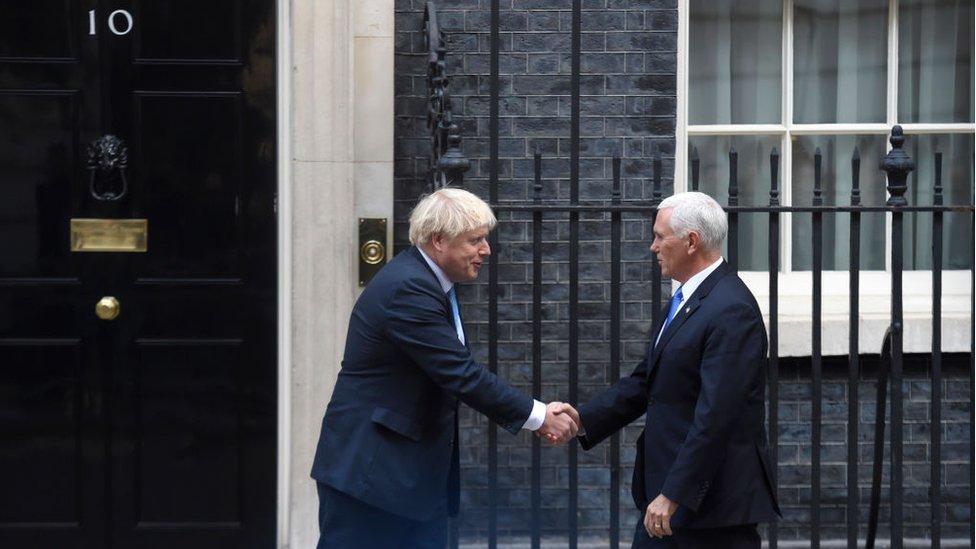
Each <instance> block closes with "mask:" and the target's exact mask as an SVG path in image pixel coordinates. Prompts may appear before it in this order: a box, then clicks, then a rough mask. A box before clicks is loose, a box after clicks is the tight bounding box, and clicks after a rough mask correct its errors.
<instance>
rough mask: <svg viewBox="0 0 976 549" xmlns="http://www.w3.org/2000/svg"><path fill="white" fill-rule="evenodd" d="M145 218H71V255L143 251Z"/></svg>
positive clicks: (146, 229) (147, 231)
mask: <svg viewBox="0 0 976 549" xmlns="http://www.w3.org/2000/svg"><path fill="white" fill-rule="evenodd" d="M148 240H149V221H148V220H146V219H72V220H71V251H72V252H145V251H146V243H147V242H148Z"/></svg>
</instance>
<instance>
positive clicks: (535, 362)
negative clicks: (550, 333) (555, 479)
mask: <svg viewBox="0 0 976 549" xmlns="http://www.w3.org/2000/svg"><path fill="white" fill-rule="evenodd" d="M534 165H535V185H534V186H533V200H534V202H535V203H536V204H538V203H539V202H540V201H541V200H542V197H541V193H542V155H541V154H539V153H536V154H535V163H534ZM532 396H533V397H535V398H537V399H538V398H541V397H542V212H541V211H537V212H533V214H532ZM531 522H532V528H531V530H532V549H539V547H540V544H541V536H542V445H541V443H540V441H539V438H538V437H533V438H532V518H531Z"/></svg>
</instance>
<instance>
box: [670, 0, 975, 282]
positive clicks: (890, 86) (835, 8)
mask: <svg viewBox="0 0 976 549" xmlns="http://www.w3.org/2000/svg"><path fill="white" fill-rule="evenodd" d="M679 10H680V13H679V24H680V27H679V52H678V63H679V68H678V71H679V78H678V86H679V87H678V97H679V106H678V135H677V139H678V142H677V158H676V173H675V181H676V184H677V186H678V188H679V189H681V188H684V186H686V185H687V177H686V174H688V173H689V171H688V163H689V158H690V155H691V154H692V151H697V155H698V158H699V159H700V162H701V164H700V181H701V190H703V191H704V192H707V193H709V194H711V195H712V196H714V197H716V198H717V199H718V200H719V201H720V202H721V201H722V200H724V199H726V198H727V182H728V151H729V148H730V147H734V148H735V149H736V151H738V153H739V163H738V166H739V187H740V204H742V205H765V204H768V201H769V181H770V173H769V170H770V165H769V154H770V152H771V150H772V149H773V148H774V147H775V148H776V149H778V150H779V152H780V154H781V160H780V168H779V169H780V181H781V184H780V188H781V190H782V194H781V200H782V203H784V204H787V205H797V206H801V205H809V204H811V202H812V199H813V157H814V151H815V150H816V149H818V148H819V149H820V150H821V152H822V154H823V178H822V182H823V190H824V192H823V198H824V203H825V204H827V205H846V204H849V203H850V199H851V198H850V196H851V177H852V174H851V154H852V152H853V149H854V147H855V146H856V147H857V148H858V149H859V151H860V154H861V158H862V162H861V166H860V170H859V171H860V174H859V175H860V187H861V201H862V203H863V204H865V205H880V204H883V203H884V202H885V200H886V198H887V196H886V190H885V187H884V178H883V174H882V173H881V172H880V171H879V170H878V162H879V160H880V158H881V157H882V156H883V155H884V154H885V152H886V151H887V149H888V147H889V144H888V142H887V137H888V134H889V133H890V131H891V127H892V126H893V125H895V124H901V125H902V126H903V127H904V129H905V132H906V134H908V136H909V140H908V143H907V145H906V148H907V150H908V152H909V154H911V155H912V157H913V158H914V159H915V162H916V166H917V168H916V170H915V172H914V173H913V174H912V175H911V177H910V179H909V194H908V199H909V202H910V203H911V204H931V203H932V194H933V185H934V183H933V181H934V175H933V174H934V170H935V168H934V158H933V156H934V153H935V152H936V151H941V152H942V153H943V165H942V173H943V187H944V189H945V191H944V194H945V202H946V203H947V204H952V203H961V204H969V203H972V200H973V195H972V193H973V153H974V131H976V124H974V122H976V120H974V107H973V100H974V95H973V89H974V69H973V21H974V5H973V2H972V0H860V1H858V2H849V1H844V0H682V1H681V2H680V4H679ZM849 219H850V216H849V215H848V214H839V215H833V214H828V215H825V216H824V268H825V269H826V270H837V271H845V270H847V268H848V261H849V259H848V248H847V246H848V232H847V231H848V222H849ZM766 223H767V218H766V216H761V215H755V214H752V215H743V216H741V217H740V233H739V261H740V269H741V270H743V271H765V270H767V269H768V263H767V262H768V259H767V254H768V245H769V242H768V238H767V232H766ZM782 227H783V235H782V247H783V248H782V250H781V252H782V253H781V254H780V255H781V258H782V265H781V270H783V271H785V272H790V271H808V270H809V269H810V268H811V242H810V217H809V216H808V215H795V216H786V217H784V219H783V225H782ZM888 227H890V221H889V220H888V219H887V216H886V214H884V213H874V214H871V213H866V214H864V215H863V216H862V242H861V253H862V255H861V268H862V269H865V270H875V271H884V270H885V268H886V267H885V266H886V259H887V258H888V257H889V256H890V249H891V242H890V235H889V233H890V231H889V230H888ZM972 230H973V229H972V226H971V222H970V217H969V214H953V213H950V214H946V216H945V238H944V242H945V250H944V256H943V257H944V261H945V268H946V269H968V268H969V265H970V261H971V258H972V253H973V250H972V240H971V235H972ZM931 233H932V230H931V214H909V215H907V216H906V231H905V238H906V254H905V260H906V263H905V268H906V269H916V270H924V269H931V265H932V258H931V249H930V248H931V245H930V243H931V238H932V234H931Z"/></svg>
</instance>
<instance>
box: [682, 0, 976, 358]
mask: <svg viewBox="0 0 976 549" xmlns="http://www.w3.org/2000/svg"><path fill="white" fill-rule="evenodd" d="M898 2H899V0H889V2H888V76H887V102H888V104H887V112H886V121H885V123H883V124H882V123H868V124H864V123H836V124H794V123H793V5H794V0H783V29H782V32H783V38H782V78H783V81H782V83H781V90H782V97H781V104H782V116H781V120H782V121H783V123H781V124H720V125H689V124H688V103H689V101H688V89H689V82H688V73H689V70H688V60H689V57H690V56H689V27H690V15H691V14H690V3H691V0H679V1H678V51H677V121H676V126H675V140H676V142H675V167H674V189H675V192H682V191H686V190H688V140H689V138H690V137H695V136H709V135H722V136H728V135H777V136H779V138H780V147H779V149H780V151H781V152H780V176H781V177H780V181H781V186H780V196H781V201H782V203H783V204H784V205H788V204H792V186H793V185H792V181H793V178H792V166H793V150H792V149H793V147H792V146H791V137H792V136H795V135H853V134H857V135H868V134H874V135H889V134H890V133H891V128H892V127H893V126H894V125H895V124H897V123H898ZM974 71H976V62H974ZM901 126H902V128H903V129H904V130H905V134H906V135H909V136H911V135H922V134H933V133H938V134H953V133H958V134H965V133H969V134H976V124H974V123H962V124H960V123H946V124H941V123H935V124H930V123H924V124H902V125H901ZM887 149H890V144H888V145H887ZM887 149H886V150H887ZM868 160H869V161H873V160H871V159H868ZM878 160H880V159H878ZM792 241H793V238H792V223H791V215H790V214H788V213H787V214H783V215H782V216H781V218H780V250H779V251H780V270H779V288H780V290H779V327H780V342H781V343H780V355H781V356H807V355H809V354H810V325H811V321H810V317H811V314H812V273H811V271H793V266H792V261H793V250H792ZM890 250H891V214H888V215H887V216H886V222H885V270H884V271H878V270H875V271H866V270H865V271H861V272H860V293H861V296H860V299H859V303H860V312H861V314H860V318H859V325H860V326H861V330H860V334H861V337H860V347H861V352H862V353H875V352H878V351H880V349H881V339H882V336H883V333H884V329H885V328H886V327H887V322H888V319H889V318H890V307H891V303H890V302H891V272H890V271H891V253H890ZM739 276H740V277H741V278H742V279H743V280H744V281H745V282H746V284H747V285H748V286H749V288H750V290H752V292H753V293H754V294H755V295H756V298H757V299H758V301H759V302H760V306H761V307H762V308H763V312H764V314H768V303H769V274H768V272H766V271H742V272H740V273H739ZM903 277H904V278H903V282H904V289H905V292H904V296H905V300H904V313H905V327H906V337H905V350H906V352H927V351H929V350H931V332H932V330H931V324H932V303H931V302H932V271H931V270H928V271H925V270H916V271H907V270H906V271H904V274H903ZM970 277H971V274H970V271H968V270H945V271H943V276H942V285H943V296H942V297H943V300H942V307H943V314H942V325H943V341H942V343H943V349H944V350H945V351H946V352H968V351H969V349H970V337H971V335H972V334H971V333H970V331H971V330H970V314H971V312H970V308H969V303H970V284H971V282H970ZM848 280H849V273H848V272H847V271H827V270H825V271H823V292H822V296H823V301H822V303H823V307H824V314H823V331H824V336H825V337H824V338H823V339H824V349H823V353H824V354H825V355H844V354H847V339H848V338H847V332H848V314H849V308H848V302H849V301H848V300H849V297H848V293H849V290H848V288H849V285H848ZM767 323H768V317H767ZM841 335H842V336H843V337H840V336H841Z"/></svg>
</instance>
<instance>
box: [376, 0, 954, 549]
mask: <svg viewBox="0 0 976 549" xmlns="http://www.w3.org/2000/svg"><path fill="white" fill-rule="evenodd" d="M424 4H425V2H424V1H423V0H397V2H396V60H395V64H396V129H395V161H396V165H395V223H396V224H395V238H396V244H397V249H398V250H399V249H402V248H403V247H404V246H406V240H407V234H406V233H407V231H406V219H407V216H408V214H409V211H410V208H411V207H412V206H413V204H414V203H415V202H416V200H417V197H418V196H420V195H421V194H422V193H423V192H424V191H425V185H426V179H425V178H426V172H427V162H428V160H427V158H428V151H429V139H428V136H427V130H426V125H425V124H426V117H425V116H426V115H425V112H426V111H425V108H426V105H425V97H424V96H425V93H426V76H425V74H426V72H425V71H426V66H425V56H426V52H425V50H424V44H423V33H422V26H423V6H424ZM500 4H501V55H500V68H501V71H500V72H501V75H500V84H501V94H500V95H501V97H500V107H499V110H500V114H501V119H500V123H499V128H500V141H499V151H500V158H499V163H498V168H499V196H500V197H501V200H502V201H525V200H528V199H531V197H532V194H531V192H532V191H531V189H532V177H533V173H532V154H533V153H534V152H535V151H537V150H538V151H540V152H541V153H542V154H543V155H544V161H543V191H542V197H543V199H544V200H546V201H559V202H563V201H566V200H567V199H568V198H569V193H570V186H569V185H570V183H569V174H570V161H569V158H570V146H571V143H570V75H571V58H570V51H571V49H570V48H571V27H572V14H571V12H570V11H569V10H570V7H571V6H572V2H570V1H569V0H501V1H500ZM582 5H583V10H584V12H583V18H582V26H583V36H582V49H583V54H582V57H581V66H582V75H581V95H582V97H581V137H582V138H581V143H580V145H581V154H580V157H581V159H580V197H581V199H583V200H591V199H607V198H609V196H610V189H611V181H610V178H611V160H610V158H611V157H612V156H614V155H618V156H621V157H622V158H623V169H622V176H623V199H624V200H625V201H626V200H647V199H648V198H650V196H651V183H650V174H651V159H652V157H653V156H654V155H656V154H659V155H661V156H662V159H663V163H664V165H663V167H664V169H663V173H664V174H665V177H664V187H665V188H664V194H665V195H669V194H671V192H672V182H671V180H670V174H671V173H673V156H674V125H675V63H676V59H675V56H676V53H675V48H676V40H677V32H676V29H677V11H676V2H675V1H674V0H583V1H582ZM437 6H438V9H439V16H440V23H441V27H442V29H443V30H445V31H446V32H447V37H448V50H449V53H448V73H449V74H450V75H452V93H453V95H454V106H455V113H456V114H457V115H458V120H459V124H460V126H461V130H462V135H463V137H464V143H463V147H464V152H465V154H466V156H467V157H468V158H469V159H471V161H472V169H471V171H470V172H469V173H468V174H467V176H466V179H465V186H466V187H467V188H468V189H469V190H472V191H473V192H475V193H477V194H479V195H480V196H482V197H484V198H487V196H488V174H489V120H488V113H489V101H490V99H489V90H490V87H489V86H490V78H489V52H490V44H489V32H490V29H489V22H490V0H441V1H438V2H437ZM499 221H500V224H499V228H498V231H499V239H500V246H499V249H496V250H494V253H495V254H496V258H497V260H498V261H499V265H498V269H499V280H500V288H499V318H500V320H501V322H500V325H499V334H500V343H499V347H498V350H499V357H500V362H499V372H500V375H501V376H502V377H504V378H505V379H507V380H508V381H510V382H511V383H512V384H513V385H515V386H516V387H518V388H519V389H522V390H524V391H526V392H529V391H530V390H531V380H532V372H531V356H532V355H531V321H532V308H531V302H532V286H531V281H532V271H531V261H532V249H531V237H532V232H531V223H530V221H531V218H529V217H527V216H524V215H512V214H505V213H502V214H501V215H500V216H499ZM650 236H651V230H650V226H649V222H648V220H647V216H646V215H637V214H635V215H625V216H624V226H623V239H624V242H623V248H622V257H623V260H624V264H623V269H622V276H623V285H622V301H623V305H622V315H623V316H622V339H623V344H622V359H623V364H622V366H621V373H622V375H627V374H629V372H630V370H631V369H632V368H633V365H635V364H636V363H637V362H638V361H639V360H640V358H641V355H642V353H643V351H644V348H645V345H646V342H647V340H648V331H649V326H650V318H651V304H650V296H651V283H650V265H649V259H650V253H649V251H648V249H647V247H648V245H649V243H650ZM543 239H544V242H545V244H544V246H543V261H544V264H543V306H542V315H543V338H544V343H543V347H542V357H543V366H542V381H543V390H542V394H541V395H537V396H541V398H542V400H552V399H565V398H566V397H567V394H568V366H567V359H568V304H567V301H568V295H569V291H568V290H569V286H568V280H569V274H568V273H569V269H568V264H567V258H568V252H569V246H568V240H569V224H568V222H567V216H566V215H565V214H560V215H553V216H550V217H547V218H546V222H545V223H544V226H543ZM580 239H581V251H580V261H581V264H580V315H581V316H580V340H581V341H580V349H579V353H580V355H579V356H580V398H581V400H586V399H587V398H588V397H589V396H590V395H592V394H594V393H595V392H596V391H598V390H600V389H602V388H604V387H606V386H607V385H609V384H610V383H611V381H612V380H610V379H609V364H608V361H609V354H610V352H609V316H610V306H609V298H610V285H609V282H608V280H609V278H610V265H609V262H608V260H609V258H610V248H609V239H610V224H609V218H608V217H607V216H604V215H592V216H587V215H584V216H582V220H581V224H580ZM487 279H488V277H487V272H486V273H483V274H482V278H481V280H480V281H479V282H478V283H475V284H469V285H465V286H464V287H463V288H461V290H460V295H461V299H462V302H463V314H464V316H465V321H466V323H467V324H468V327H469V331H470V332H471V333H472V336H473V342H472V344H473V347H474V349H475V352H476V355H477V358H478V359H479V360H482V361H486V360H487V339H488V338H487V333H488V331H487V328H488V327H487V317H488V308H487V285H486V281H487ZM668 287H669V286H666V287H665V296H664V299H667V288H668ZM960 364H962V363H960ZM964 366H965V365H964V364H963V365H962V366H959V367H957V368H956V369H955V370H951V369H950V371H953V372H955V373H954V374H953V376H952V377H950V378H948V379H947V381H946V385H945V387H944V392H945V394H946V403H945V407H944V411H943V419H944V420H946V423H945V424H944V430H945V435H946V439H945V440H946V445H945V455H944V460H943V462H944V463H945V466H944V471H945V480H946V483H947V488H946V497H947V498H950V497H951V498H953V499H952V501H955V502H957V503H954V504H950V505H947V506H946V511H945V516H946V520H947V522H948V523H949V524H947V528H946V534H950V533H953V532H955V533H959V532H962V531H964V530H965V524H964V522H965V521H967V520H971V517H970V516H969V514H968V513H969V508H968V506H965V505H962V504H961V503H958V502H962V501H966V500H967V497H968V496H967V494H969V491H968V487H967V486H968V483H969V477H968V476H967V475H968V471H969V469H968V468H967V467H968V466H967V465H966V463H965V462H966V459H967V457H966V452H967V451H968V450H967V448H968V440H969V438H968V437H969V433H970V430H969V426H968V423H967V421H968V417H969V402H968V400H967V399H966V395H967V394H968V393H966V387H968V385H967V384H968V380H967V379H968V378H966V377H965V372H966V370H965V367H964ZM828 370H830V368H828ZM832 370H833V371H834V373H833V374H832V375H833V377H831V375H828V377H827V380H826V381H827V384H826V385H825V387H824V399H825V401H824V451H823V459H824V468H823V474H824V477H823V478H824V481H823V486H824V489H825V493H824V496H825V511H824V515H823V521H824V523H825V524H828V525H829V526H828V527H827V529H826V530H825V536H829V537H843V536H844V535H845V533H844V522H843V521H844V511H843V506H844V503H845V501H846V500H844V499H843V497H844V496H843V494H844V489H843V487H844V486H845V482H846V473H844V472H843V470H844V469H843V468H844V463H845V460H846V446H844V440H845V438H844V437H845V436H846V435H845V433H846V424H845V422H846V392H845V391H846V385H845V381H844V380H845V379H846V377H844V376H845V374H843V368H842V367H841V366H835V367H833V368H832ZM917 370H918V371H917V372H916V373H915V374H913V375H914V376H915V377H914V378H913V379H912V381H911V382H909V383H908V384H907V385H906V387H908V389H907V392H906V401H907V408H906V410H907V414H906V421H908V422H909V425H908V427H907V428H906V441H907V444H906V454H905V455H906V459H905V463H906V467H907V470H906V475H905V478H906V486H908V487H910V488H909V490H908V491H907V494H908V496H906V501H909V502H912V504H913V505H914V504H915V503H917V504H918V505H919V507H910V508H909V509H908V510H907V511H906V517H907V518H908V519H910V520H911V521H912V524H913V526H912V530H911V532H912V534H911V536H912V537H917V536H922V535H923V533H924V532H925V526H924V525H923V524H922V523H923V522H925V520H926V517H927V513H928V504H927V503H926V502H927V496H926V494H925V490H924V488H918V487H917V486H916V485H913V484H912V483H917V482H918V481H919V479H921V478H927V477H922V475H924V474H926V472H927V470H928V469H927V467H928V466H927V462H926V461H925V460H926V455H927V454H926V453H927V448H928V446H927V443H926V441H925V440H922V439H923V438H924V437H925V436H926V435H925V433H926V431H925V429H927V428H928V427H929V426H928V424H927V423H926V422H925V420H924V418H925V417H926V414H927V413H928V412H927V411H926V405H925V402H926V399H927V398H928V397H927V396H926V395H927V393H926V390H927V381H925V380H924V379H923V378H924V375H923V374H922V371H921V369H920V368H918V369H917ZM807 372H809V361H806V362H805V363H804V362H803V361H798V362H794V363H788V364H784V370H783V374H782V376H781V379H782V381H783V386H782V388H781V395H782V403H781V406H780V411H779V413H780V418H781V428H782V430H783V436H782V439H781V442H782V445H783V447H782V449H781V453H780V472H779V474H780V478H781V479H782V486H783V488H782V490H781V497H782V498H783V502H782V503H783V505H784V507H785V513H786V518H785V520H784V521H783V522H782V523H781V532H782V534H781V538H787V539H788V538H798V537H799V538H803V537H806V536H807V534H808V532H807V530H805V529H804V527H805V525H806V524H808V523H809V514H808V511H807V508H808V501H809V492H810V490H809V483H810V480H809V479H810V475H809V471H810V466H809V463H810V450H809V440H810V424H809V420H808V418H809V408H810V405H809V399H808V398H807V397H806V396H805V395H806V394H808V393H809V391H810V386H809V377H808V375H807ZM862 395H863V396H864V398H865V399H867V398H868V396H869V395H870V397H871V398H873V395H874V388H873V385H872V384H871V383H870V382H869V381H865V383H864V384H863V388H862ZM872 406H873V401H868V400H865V401H864V404H863V405H862V421H869V420H870V419H871V417H870V414H872V413H873V407H872ZM838 422H839V423H838ZM487 429H488V423H487V421H486V420H485V418H484V417H482V416H480V415H478V414H475V413H473V412H472V411H471V410H468V409H466V408H465V409H464V413H463V415H462V434H461V437H462V454H461V459H462V467H463V478H462V482H463V486H464V491H463V494H462V498H463V499H462V507H463V514H462V518H461V532H462V537H463V539H468V540H477V539H480V538H483V537H484V535H485V532H486V528H487V507H488V493H487V463H488V459H487ZM861 429H862V437H861V438H862V441H865V442H864V443H865V444H869V443H870V440H871V438H870V437H871V436H873V435H872V433H873V431H871V429H870V428H869V425H868V424H864V425H862V427H861ZM638 434H639V427H638V426H631V427H629V428H628V429H627V430H625V432H624V436H623V444H622V451H621V462H622V465H623V466H624V468H623V471H622V473H621V480H622V483H621V490H620V498H621V510H622V517H621V519H622V521H621V522H622V530H623V534H622V536H621V539H622V540H625V542H629V539H630V537H631V535H632V534H631V532H632V531H633V527H634V525H635V524H636V520H637V513H636V511H635V510H633V508H632V504H631V503H630V495H629V486H630V475H631V464H632V463H633V459H634V450H633V443H634V441H635V440H636V438H637V435H638ZM838 437H839V438H838ZM531 440H532V439H531V437H530V435H528V434H527V433H522V434H520V435H519V436H517V437H512V436H510V435H508V434H507V433H505V432H503V431H499V435H498V441H499V455H498V456H499V457H498V463H499V482H500V493H499V502H500V510H499V528H500V533H501V534H502V536H503V537H514V538H516V539H518V538H523V537H524V536H525V535H526V533H527V531H528V526H529V510H530V501H531V499H530V498H531V496H530V485H531V468H530V464H531ZM861 453H862V455H863V456H864V457H865V460H866V461H864V463H868V461H867V460H868V459H869V457H870V455H871V451H870V448H869V447H867V446H865V447H862V449H861ZM608 461H609V448H608V445H607V444H604V445H601V446H600V447H599V448H596V449H594V450H592V451H590V452H580V453H579V464H580V469H579V479H580V492H579V505H580V509H579V511H580V513H579V524H580V528H581V535H582V536H583V537H586V538H595V539H597V540H600V539H605V538H606V536H607V524H608V523H609V497H610V496H609V485H610V475H609V469H608V466H607V463H608ZM542 463H543V468H542V482H543V494H542V505H543V513H542V521H543V528H544V532H545V534H546V535H552V536H556V537H557V538H558V537H559V536H565V530H566V527H567V524H568V520H567V507H568V495H567V490H566V487H567V486H568V480H567V479H568V476H567V463H568V457H567V451H566V449H551V448H543V450H542ZM861 475H862V477H863V478H864V479H869V478H870V476H869V475H870V470H869V466H862V467H861ZM838 483H839V484H838ZM862 486H865V487H866V486H867V484H866V482H863V483H862ZM864 490H865V491H864V492H863V497H862V501H866V500H867V491H866V488H865V489H864ZM837 498H841V499H837ZM865 516H866V512H865ZM906 531H909V530H907V529H906ZM625 544H626V543H625ZM598 545H599V542H598Z"/></svg>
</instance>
